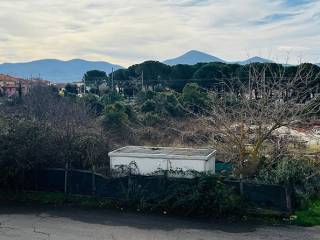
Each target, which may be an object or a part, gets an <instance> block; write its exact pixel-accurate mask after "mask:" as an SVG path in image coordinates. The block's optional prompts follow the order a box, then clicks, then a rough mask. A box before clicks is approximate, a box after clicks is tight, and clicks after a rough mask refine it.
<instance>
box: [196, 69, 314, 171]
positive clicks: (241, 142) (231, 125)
mask: <svg viewBox="0 0 320 240" xmlns="http://www.w3.org/2000/svg"><path fill="white" fill-rule="evenodd" d="M285 70H286V69H285V68H282V69H279V70H278V72H272V71H274V70H272V69H270V68H269V66H268V65H266V64H264V65H261V67H260V68H255V66H251V67H250V68H249V71H251V74H250V79H249V81H246V82H241V81H237V80H230V83H226V84H225V85H226V86H225V88H226V89H228V90H227V94H220V93H216V92H214V93H213V94H214V95H216V97H215V98H214V102H211V103H210V108H209V110H208V111H207V115H208V117H207V121H208V122H207V123H208V124H209V126H210V128H211V129H212V132H213V134H214V136H213V139H214V142H215V145H216V147H218V148H220V150H223V151H224V152H225V153H227V154H228V155H229V157H230V158H231V160H232V161H235V162H236V163H237V165H238V173H239V174H240V175H242V174H244V173H245V172H247V174H252V173H254V172H255V170H256V166H257V165H258V164H259V158H260V157H261V155H262V154H263V151H264V149H265V147H266V144H267V143H268V141H271V140H272V138H273V137H274V135H277V134H276V132H277V130H278V129H280V128H281V127H290V126H292V125H293V124H295V123H297V122H299V121H305V120H306V119H308V117H310V115H311V114H312V113H313V112H314V109H315V106H313V107H310V106H311V105H310V104H309V102H306V101H303V102H302V101H301V100H302V99H306V96H307V95H308V94H309V91H310V89H308V90H306V89H305V88H297V86H298V85H299V84H300V83H301V81H303V82H304V83H305V82H306V81H307V82H312V81H313V79H312V77H311V76H314V75H313V72H312V70H310V69H309V71H306V69H305V68H304V67H301V68H299V69H298V70H297V72H296V74H295V75H292V77H291V78H288V77H286V74H285ZM267 71H270V73H271V74H270V76H273V77H268V78H267V77H266V72H267ZM272 73H273V74H274V75H273V74H272ZM235 82H238V84H237V86H236V88H237V89H235V87H234V83H235ZM193 88H195V87H193ZM193 91H194V90H193ZM193 91H191V92H193ZM230 103H232V106H230ZM250 167H251V170H252V171H250Z"/></svg>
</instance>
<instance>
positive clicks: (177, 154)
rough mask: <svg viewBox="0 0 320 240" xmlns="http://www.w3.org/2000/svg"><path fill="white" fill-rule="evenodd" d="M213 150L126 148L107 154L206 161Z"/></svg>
mask: <svg viewBox="0 0 320 240" xmlns="http://www.w3.org/2000/svg"><path fill="white" fill-rule="evenodd" d="M214 153H215V150H213V149H208V148H201V149H196V148H176V147H146V146H126V147H123V148H119V149H117V150H114V151H113V152H110V153H109V156H128V157H151V158H155V157H161V158H181V159H202V160H206V159H208V158H209V157H210V156H212V154H214Z"/></svg>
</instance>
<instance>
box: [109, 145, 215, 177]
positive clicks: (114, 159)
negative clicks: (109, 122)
mask: <svg viewBox="0 0 320 240" xmlns="http://www.w3.org/2000/svg"><path fill="white" fill-rule="evenodd" d="M215 152H216V151H215V150H212V149H194V148H174V147H144V146H126V147H123V148H120V149H117V150H114V151H112V152H110V153H109V157H110V167H111V169H117V168H119V167H120V166H129V165H136V166H137V168H138V172H139V173H140V174H142V175H147V174H152V173H154V172H155V171H159V170H183V171H187V170H195V171H197V172H208V173H215Z"/></svg>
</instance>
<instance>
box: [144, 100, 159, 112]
mask: <svg viewBox="0 0 320 240" xmlns="http://www.w3.org/2000/svg"><path fill="white" fill-rule="evenodd" d="M155 110H156V102H155V101H153V100H147V101H145V102H144V103H143V104H142V106H141V111H142V112H144V113H147V112H154V111H155Z"/></svg>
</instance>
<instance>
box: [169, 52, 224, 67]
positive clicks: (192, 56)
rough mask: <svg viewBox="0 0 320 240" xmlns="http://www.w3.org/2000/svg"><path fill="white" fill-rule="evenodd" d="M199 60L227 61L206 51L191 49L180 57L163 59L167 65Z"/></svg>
mask: <svg viewBox="0 0 320 240" xmlns="http://www.w3.org/2000/svg"><path fill="white" fill-rule="evenodd" d="M199 62H225V61H224V60H222V59H220V58H217V57H215V56H212V55H209V54H207V53H204V52H200V51H196V50H191V51H189V52H187V53H185V54H183V55H181V56H179V57H176V58H172V59H168V60H165V61H163V63H165V64H167V65H171V66H172V65H177V64H188V65H194V64H197V63H199Z"/></svg>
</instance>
